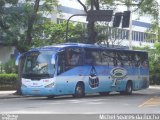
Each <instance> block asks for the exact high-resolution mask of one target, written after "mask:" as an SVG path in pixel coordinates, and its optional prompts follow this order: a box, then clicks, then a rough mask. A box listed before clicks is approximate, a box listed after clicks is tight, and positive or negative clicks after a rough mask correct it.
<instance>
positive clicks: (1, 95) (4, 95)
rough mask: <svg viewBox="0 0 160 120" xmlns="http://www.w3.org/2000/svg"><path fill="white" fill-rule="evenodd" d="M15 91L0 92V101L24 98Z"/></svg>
mask: <svg viewBox="0 0 160 120" xmlns="http://www.w3.org/2000/svg"><path fill="white" fill-rule="evenodd" d="M149 88H150V89H159V90H160V85H150V86H149ZM15 92H16V91H15V90H12V91H0V99H11V98H24V96H20V95H16V94H14V93H15Z"/></svg>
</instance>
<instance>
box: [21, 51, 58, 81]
mask: <svg viewBox="0 0 160 120" xmlns="http://www.w3.org/2000/svg"><path fill="white" fill-rule="evenodd" d="M53 54H54V53H53V52H52V51H34V52H29V53H27V54H26V56H25V62H24V67H23V72H22V77H23V78H27V79H33V80H40V79H44V78H51V77H53V76H54V72H55V67H54V66H55V65H53V64H51V58H52V55H53Z"/></svg>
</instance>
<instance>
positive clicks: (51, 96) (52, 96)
mask: <svg viewBox="0 0 160 120" xmlns="http://www.w3.org/2000/svg"><path fill="white" fill-rule="evenodd" d="M54 97H55V96H54V95H49V96H47V98H48V99H53V98H54Z"/></svg>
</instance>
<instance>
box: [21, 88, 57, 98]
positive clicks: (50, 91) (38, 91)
mask: <svg viewBox="0 0 160 120" xmlns="http://www.w3.org/2000/svg"><path fill="white" fill-rule="evenodd" d="M21 91H22V95H24V96H50V95H56V90H55V88H25V87H21Z"/></svg>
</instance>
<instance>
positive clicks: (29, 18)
mask: <svg viewBox="0 0 160 120" xmlns="http://www.w3.org/2000/svg"><path fill="white" fill-rule="evenodd" d="M2 1H4V2H2ZM2 1H1V2H0V5H1V6H0V14H1V15H0V28H1V29H0V31H1V32H2V33H3V38H4V40H5V43H7V44H8V45H14V46H16V48H17V49H18V50H19V51H20V52H24V51H26V50H28V49H29V48H30V47H31V46H33V44H32V43H33V40H32V39H34V38H33V35H34V34H35V32H34V29H35V27H36V26H37V25H40V24H42V23H44V22H45V21H46V20H47V19H48V18H47V16H48V15H49V14H50V13H53V12H54V10H55V6H57V5H58V3H57V0H25V1H24V2H23V3H22V2H21V3H18V0H2Z"/></svg>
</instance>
